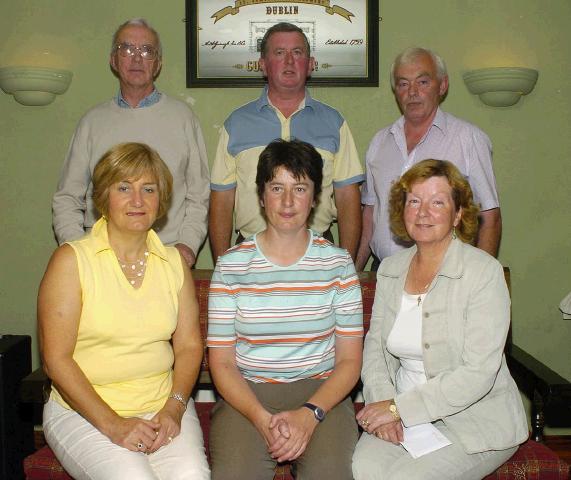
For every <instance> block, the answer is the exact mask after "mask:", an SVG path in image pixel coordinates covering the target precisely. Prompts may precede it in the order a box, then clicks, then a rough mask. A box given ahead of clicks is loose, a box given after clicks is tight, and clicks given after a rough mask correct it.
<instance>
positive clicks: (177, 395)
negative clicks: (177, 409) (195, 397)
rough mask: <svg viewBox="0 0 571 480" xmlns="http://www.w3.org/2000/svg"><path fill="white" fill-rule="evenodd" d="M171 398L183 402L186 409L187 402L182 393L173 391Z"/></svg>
mask: <svg viewBox="0 0 571 480" xmlns="http://www.w3.org/2000/svg"><path fill="white" fill-rule="evenodd" d="M169 398H172V399H174V400H176V401H177V402H180V403H182V406H183V407H184V409H185V410H186V402H185V400H184V397H183V396H182V394H180V393H177V392H173V393H171V394H170V395H169Z"/></svg>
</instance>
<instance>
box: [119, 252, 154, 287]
mask: <svg viewBox="0 0 571 480" xmlns="http://www.w3.org/2000/svg"><path fill="white" fill-rule="evenodd" d="M148 257H149V252H148V251H145V254H144V256H143V258H140V259H138V260H135V261H134V262H126V261H123V260H121V259H120V258H119V257H117V261H118V262H119V265H121V269H122V270H123V273H124V274H125V277H127V280H128V281H129V283H130V284H131V285H135V283H136V282H137V280H139V279H140V280H142V279H143V278H142V277H143V275H144V274H145V270H146V268H147V258H148Z"/></svg>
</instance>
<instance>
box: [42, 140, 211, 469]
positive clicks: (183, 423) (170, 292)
mask: <svg viewBox="0 0 571 480" xmlns="http://www.w3.org/2000/svg"><path fill="white" fill-rule="evenodd" d="M171 189H172V175H171V174H170V172H169V170H168V167H167V166H166V165H165V164H164V162H163V161H162V160H161V158H160V157H159V155H158V154H157V153H156V152H155V151H154V150H152V149H151V148H149V147H148V146H146V145H143V144H140V143H125V144H120V145H117V146H115V147H113V148H112V149H111V150H109V151H108V152H107V153H106V154H105V155H104V156H103V157H102V158H101V160H100V161H99V163H98V164H97V166H96V168H95V171H94V174H93V200H94V204H95V206H96V207H97V209H98V210H99V211H100V212H101V214H102V218H101V219H100V220H99V221H98V222H97V223H96V224H95V225H94V226H93V229H92V230H91V232H90V233H89V234H88V235H86V236H85V237H83V238H82V239H80V240H76V241H73V242H70V243H67V244H64V245H62V246H61V247H59V248H58V249H57V250H56V251H55V253H54V254H53V256H52V258H51V260H50V262H49V265H48V267H47V270H46V273H45V275H44V278H43V280H42V283H41V285H40V291H39V297H38V324H39V333H40V345H41V353H42V358H43V362H44V368H45V370H46V372H47V374H48V376H49V377H50V378H51V380H52V383H53V388H52V393H51V396H50V399H49V401H48V402H47V404H46V406H45V408H44V432H45V435H46V440H47V442H48V444H49V445H50V447H51V448H52V449H53V451H54V452H55V454H56V456H57V457H58V459H59V461H60V462H61V463H62V465H63V466H64V468H65V469H66V470H67V471H68V473H69V474H70V475H72V476H73V477H74V478H75V479H90V480H94V479H101V480H113V479H117V480H119V479H121V480H124V479H129V478H131V479H137V480H141V479H143V480H146V479H149V480H150V479H159V478H168V479H169V480H172V479H207V478H210V472H209V468H208V464H207V461H206V457H205V454H204V447H203V442H202V432H201V429H200V424H199V422H198V418H197V416H196V411H195V409H194V405H193V403H192V400H190V399H189V396H190V393H191V390H192V387H193V385H194V382H195V380H196V377H197V375H198V371H199V367H200V361H201V358H202V341H201V337H200V330H199V322H198V305H197V302H196V296H195V293H194V288H193V281H192V277H191V274H190V270H189V269H188V268H187V266H186V263H185V262H184V260H183V259H181V257H180V254H179V253H178V251H177V250H176V249H175V248H174V247H165V246H164V245H163V244H162V243H161V241H160V240H159V238H158V236H157V235H156V234H155V232H154V231H153V230H151V227H152V225H153V223H154V222H155V220H156V219H157V218H160V217H161V216H162V215H164V213H165V212H166V211H167V208H168V200H169V197H170V194H171Z"/></svg>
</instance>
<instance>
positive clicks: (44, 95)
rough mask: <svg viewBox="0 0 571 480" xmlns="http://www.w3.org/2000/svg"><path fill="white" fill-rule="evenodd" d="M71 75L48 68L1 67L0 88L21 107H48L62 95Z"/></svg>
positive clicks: (66, 71) (65, 71) (68, 72)
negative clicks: (12, 96) (57, 96)
mask: <svg viewBox="0 0 571 480" xmlns="http://www.w3.org/2000/svg"><path fill="white" fill-rule="evenodd" d="M72 76H73V74H72V73H71V72H70V71H69V70H60V69H57V68H48V67H30V66H25V67H24V66H21V67H20V66H19V67H2V68H0V88H2V90H4V92H6V93H7V94H9V95H14V99H15V100H16V101H17V102H18V103H21V104H22V105H30V106H40V105H49V104H50V103H52V102H53V101H54V99H55V98H56V95H61V94H62V93H64V92H65V91H66V90H67V89H68V87H69V84H70V83H71V77H72Z"/></svg>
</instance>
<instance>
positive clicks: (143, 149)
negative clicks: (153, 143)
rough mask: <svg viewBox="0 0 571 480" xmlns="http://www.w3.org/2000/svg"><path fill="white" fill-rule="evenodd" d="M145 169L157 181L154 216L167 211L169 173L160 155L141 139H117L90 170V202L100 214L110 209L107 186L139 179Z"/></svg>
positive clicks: (106, 213) (170, 176)
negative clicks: (135, 140)
mask: <svg viewBox="0 0 571 480" xmlns="http://www.w3.org/2000/svg"><path fill="white" fill-rule="evenodd" d="M145 173H148V174H149V175H150V176H151V177H153V179H154V180H155V181H156V182H157V186H158V191H159V210H158V212H157V219H159V218H161V217H162V216H163V215H165V214H166V213H167V210H168V208H169V201H170V197H171V193H172V181H173V179H172V174H171V172H170V170H169V167H167V166H166V164H165V162H164V161H163V160H162V158H161V157H160V155H159V154H158V153H157V152H156V151H155V150H153V149H152V148H151V147H149V146H148V145H145V144H144V143H135V142H131V143H120V144H118V145H115V146H114V147H111V149H109V150H108V151H107V152H106V153H105V154H104V155H103V156H102V157H101V159H100V160H99V162H98V163H97V165H96V166H95V169H94V170H93V180H92V181H93V204H94V205H95V208H97V210H98V211H99V213H101V215H105V216H106V215H108V213H109V190H110V188H111V186H112V185H113V184H115V183H117V182H121V181H124V180H127V179H129V178H134V179H138V178H141V177H142V176H143V175H144V174H145Z"/></svg>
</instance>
